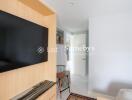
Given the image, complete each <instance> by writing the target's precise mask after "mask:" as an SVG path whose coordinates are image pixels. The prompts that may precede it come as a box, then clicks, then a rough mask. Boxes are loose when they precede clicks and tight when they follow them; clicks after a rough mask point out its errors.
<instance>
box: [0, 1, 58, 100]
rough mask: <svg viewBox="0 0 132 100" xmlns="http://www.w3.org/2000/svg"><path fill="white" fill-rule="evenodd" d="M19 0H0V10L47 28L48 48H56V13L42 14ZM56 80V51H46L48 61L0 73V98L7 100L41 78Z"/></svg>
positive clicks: (0, 99)
mask: <svg viewBox="0 0 132 100" xmlns="http://www.w3.org/2000/svg"><path fill="white" fill-rule="evenodd" d="M20 1H21V0H0V10H2V11H6V12H8V13H11V14H13V15H16V16H18V17H21V18H24V19H26V20H29V21H32V22H35V23H37V24H39V25H42V26H45V27H48V28H49V34H48V35H49V41H48V45H49V49H52V48H56V15H55V14H52V15H50V16H47V15H46V16H44V14H41V12H37V11H36V10H33V9H32V8H30V7H28V6H26V5H25V4H23V3H22V2H20ZM45 79H47V80H51V81H56V53H55V52H49V53H48V61H47V62H44V63H40V64H36V65H31V66H29V67H24V68H20V69H16V70H12V71H8V72H4V73H0V100H9V99H10V98H12V97H14V96H16V95H17V94H19V93H21V92H22V91H24V90H26V89H28V88H29V87H31V86H33V85H35V84H36V83H38V82H40V81H43V80H45Z"/></svg>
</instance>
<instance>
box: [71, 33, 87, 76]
mask: <svg viewBox="0 0 132 100" xmlns="http://www.w3.org/2000/svg"><path fill="white" fill-rule="evenodd" d="M86 36H87V35H86V34H74V35H73V37H72V41H71V47H72V56H73V60H72V61H73V68H72V70H73V74H77V75H81V76H85V75H86V74H87V71H86V70H87V68H86V51H85V50H83V48H84V47H86Z"/></svg>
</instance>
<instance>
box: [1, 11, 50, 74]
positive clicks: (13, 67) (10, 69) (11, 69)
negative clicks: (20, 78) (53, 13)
mask: <svg viewBox="0 0 132 100" xmlns="http://www.w3.org/2000/svg"><path fill="white" fill-rule="evenodd" d="M0 13H6V14H9V15H10V16H13V17H16V18H19V19H21V20H24V21H27V22H30V23H32V24H35V25H37V26H40V27H44V28H46V29H47V30H48V33H47V34H49V28H48V27H45V26H42V25H40V24H38V23H35V22H33V21H31V20H27V19H24V18H22V17H20V16H17V15H14V14H12V13H9V12H5V11H3V10H0ZM48 40H49V35H48V38H47V59H46V60H44V61H43V62H39V63H35V64H31V65H25V66H19V67H18V66H16V67H15V66H12V68H9V69H5V70H0V73H4V72H8V71H13V70H16V69H21V68H24V67H31V66H33V65H37V64H42V63H44V62H47V61H48V45H49V42H48Z"/></svg>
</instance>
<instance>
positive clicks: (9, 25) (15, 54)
mask: <svg viewBox="0 0 132 100" xmlns="http://www.w3.org/2000/svg"><path fill="white" fill-rule="evenodd" d="M47 48H48V28H46V27H43V26H41V25H38V24H35V23H33V22H30V21H27V20H25V19H22V18H20V17H17V16H14V15H12V14H9V13H6V12H4V11H0V72H5V71H9V70H13V69H17V68H21V67H27V66H29V65H33V64H37V63H42V62H45V61H47V60H48V51H47Z"/></svg>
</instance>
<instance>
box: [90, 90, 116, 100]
mask: <svg viewBox="0 0 132 100" xmlns="http://www.w3.org/2000/svg"><path fill="white" fill-rule="evenodd" d="M88 96H89V97H92V98H97V97H102V98H106V99H108V100H114V98H115V97H113V96H109V95H105V94H102V93H97V92H93V91H88Z"/></svg>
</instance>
